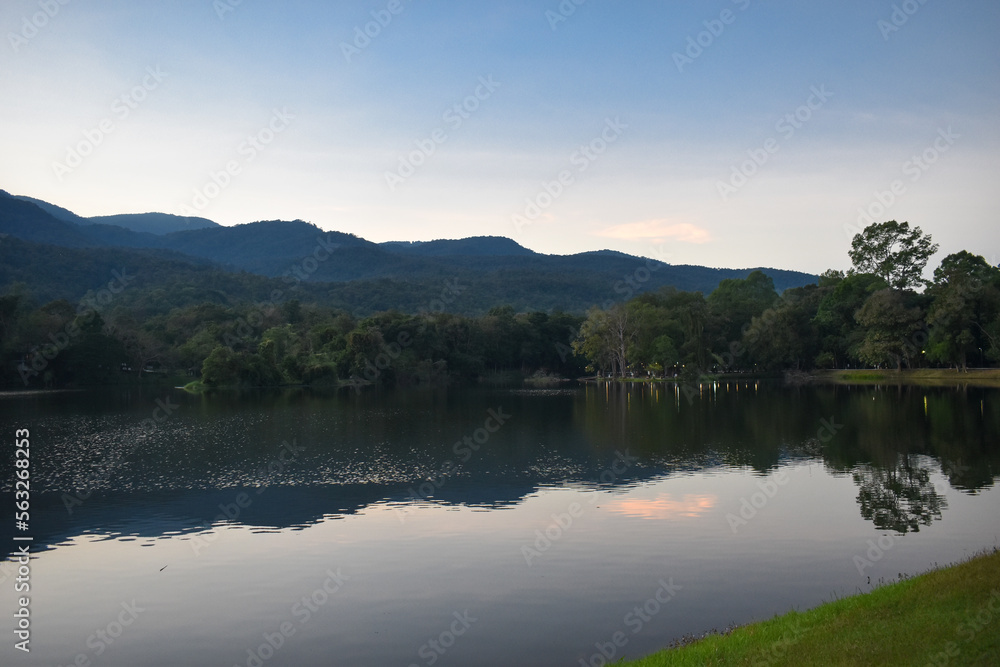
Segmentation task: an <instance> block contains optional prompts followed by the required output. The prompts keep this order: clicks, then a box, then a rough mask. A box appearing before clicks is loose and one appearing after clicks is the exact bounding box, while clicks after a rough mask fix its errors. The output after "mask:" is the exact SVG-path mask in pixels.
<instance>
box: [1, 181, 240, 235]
mask: <svg viewBox="0 0 1000 667" xmlns="http://www.w3.org/2000/svg"><path fill="white" fill-rule="evenodd" d="M0 192H2V191H0ZM14 198H15V199H20V200H22V201H26V202H31V203H32V204H34V205H35V206H38V207H39V208H40V209H42V210H43V211H45V212H46V213H48V214H49V215H51V216H52V217H53V218H55V219H56V220H61V221H63V222H68V223H70V224H75V225H114V226H117V227H124V228H125V229H129V230H131V231H133V232H140V233H147V234H156V235H163V234H170V233H171V232H179V231H184V230H187V229H204V228H206V227H220V226H221V225H219V223H217V222H212V221H211V220H209V219H208V218H189V217H184V216H181V215H171V214H170V213H123V214H119V215H98V216H94V217H92V218H84V217H82V216H79V215H77V214H76V213H73V212H72V211H69V210H67V209H65V208H62V207H61V206H56V205H55V204H50V203H49V202H46V201H42V200H41V199H35V198H34V197H26V196H24V195H14Z"/></svg>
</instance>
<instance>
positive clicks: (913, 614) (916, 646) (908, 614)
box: [619, 549, 1000, 667]
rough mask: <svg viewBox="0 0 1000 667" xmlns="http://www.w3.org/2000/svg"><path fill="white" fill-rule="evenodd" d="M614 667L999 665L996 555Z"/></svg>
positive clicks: (999, 563) (999, 556) (999, 565)
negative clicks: (699, 666)
mask: <svg viewBox="0 0 1000 667" xmlns="http://www.w3.org/2000/svg"><path fill="white" fill-rule="evenodd" d="M619 664H622V665H627V666H629V667H661V666H663V665H935V666H939V665H996V664H1000V551H998V550H996V549H994V550H993V551H992V552H991V553H988V554H985V555H981V556H977V557H975V558H973V559H972V560H969V561H966V562H964V563H961V564H958V565H953V566H951V567H947V568H943V569H940V570H934V571H932V572H929V573H927V574H924V575H921V576H918V577H914V578H912V579H907V580H905V581H902V582H899V583H895V584H889V585H886V586H883V587H880V588H877V589H875V590H874V591H872V592H871V593H866V594H864V595H856V596H852V597H849V598H844V599H842V600H836V601H834V602H829V603H827V604H824V605H822V606H820V607H816V608H815V609H812V610H809V611H806V612H802V613H799V612H791V613H789V614H785V615H783V616H778V617H775V618H773V619H771V620H769V621H763V622H761V623H754V624H752V625H747V626H743V627H741V628H737V629H735V630H733V631H732V632H730V633H728V634H726V635H715V636H710V637H707V638H705V639H702V640H700V641H697V642H695V643H692V644H689V645H687V646H683V647H681V648H676V649H671V650H667V651H663V652H661V653H657V654H654V655H652V656H649V657H647V658H645V659H642V660H638V661H635V662H628V663H619Z"/></svg>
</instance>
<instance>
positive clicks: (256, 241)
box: [0, 190, 817, 314]
mask: <svg viewBox="0 0 1000 667" xmlns="http://www.w3.org/2000/svg"><path fill="white" fill-rule="evenodd" d="M76 220H80V221H82V222H76ZM96 220H102V221H107V220H113V221H117V222H119V223H127V224H129V225H132V226H133V227H140V228H142V229H154V228H155V229H159V230H160V231H161V232H163V230H164V229H166V228H168V227H170V226H173V227H177V226H178V225H188V221H189V219H186V218H180V217H179V216H168V215H166V214H139V215H137V216H131V215H126V216H105V217H102V218H80V216H76V215H75V214H73V213H72V212H71V211H68V210H66V209H64V208H61V207H58V206H55V205H52V204H48V203H46V202H39V201H37V200H31V199H29V198H24V197H15V196H12V195H9V194H8V193H6V192H4V191H2V190H0V233H4V234H9V235H10V236H12V237H15V238H18V239H22V240H23V241H25V242H28V243H30V244H43V245H44V246H46V247H62V248H74V249H78V250H79V251H80V252H79V253H75V254H73V255H72V260H70V257H69V254H68V253H59V252H51V251H49V255H50V258H49V260H48V266H45V267H35V268H34V269H33V268H32V267H31V266H28V265H24V263H23V262H19V263H18V271H16V273H17V275H18V276H22V277H21V278H15V277H14V273H15V272H8V274H7V275H6V276H5V275H4V274H0V288H2V287H3V285H4V283H5V282H7V283H9V282H10V281H11V280H16V279H19V280H23V276H31V275H35V276H36V278H34V282H36V283H37V284H39V285H41V284H42V283H45V284H47V285H48V287H46V289H43V290H40V292H41V293H42V294H45V295H50V294H55V293H58V294H60V295H61V296H62V297H63V298H69V296H67V295H70V294H72V293H73V288H74V285H59V284H55V283H53V284H50V285H49V284H48V283H46V281H45V280H43V279H42V276H43V274H45V272H49V274H51V275H52V276H57V275H62V274H65V275H67V276H68V275H75V273H74V271H75V270H74V269H73V268H72V267H69V266H62V265H61V264H60V262H69V261H74V262H87V261H88V260H87V258H88V257H97V256H98V253H97V251H98V250H116V255H115V256H120V257H123V258H132V259H131V260H130V261H134V262H136V263H137V266H138V265H141V264H144V263H145V264H149V263H150V259H149V258H151V257H169V259H170V263H169V264H168V265H165V267H166V268H164V269H163V271H164V272H165V273H164V275H162V276H156V277H155V280H154V281H153V282H154V283H156V284H166V283H169V282H170V279H171V276H174V275H180V274H181V273H183V274H184V275H186V276H189V277H190V276H191V275H194V274H197V273H198V272H199V271H203V270H204V267H205V266H206V263H207V264H208V265H214V266H215V269H214V270H215V271H218V270H223V271H231V272H232V271H245V272H250V273H253V274H257V275H260V276H263V277H267V278H278V279H281V280H282V281H284V282H285V284H289V283H296V284H300V283H301V284H302V285H303V289H305V290H306V292H308V298H311V299H315V300H317V301H322V302H324V303H328V304H335V305H337V306H338V307H345V308H353V309H355V310H357V311H359V312H367V311H372V310H378V309H400V310H419V309H421V308H424V309H426V308H428V307H429V306H428V304H430V303H433V302H434V301H435V298H434V295H435V292H440V291H441V285H443V284H445V283H446V282H447V281H452V284H456V285H461V286H463V287H462V296H461V299H456V300H455V302H454V303H449V309H450V310H452V311H453V312H460V313H463V314H476V313H478V312H481V311H484V310H486V309H488V308H490V307H492V306H493V305H505V304H510V305H513V306H515V307H516V308H518V309H521V310H552V309H562V310H567V311H576V312H582V311H584V310H586V309H587V308H589V307H590V306H592V305H601V304H607V303H610V302H614V301H620V300H623V299H626V298H629V297H631V296H634V295H635V294H637V293H640V292H643V291H647V290H654V289H657V288H659V287H662V286H667V285H670V286H673V287H676V288H677V289H681V290H686V291H701V292H703V293H708V292H710V291H712V290H713V289H714V288H715V286H716V285H718V283H719V282H720V281H722V280H724V279H726V278H742V277H745V276H746V275H748V274H749V273H750V272H751V271H753V270H754V269H715V268H708V267H701V266H684V265H669V264H660V263H655V264H650V260H647V259H645V258H641V257H635V256H632V255H628V254H625V253H620V252H617V251H593V252H588V253H580V254H576V255H544V254H540V253H536V252H534V251H532V250H530V249H528V248H525V247H523V246H521V245H520V244H518V243H517V242H516V241H513V240H512V239H509V238H504V237H495V236H481V237H470V238H465V239H439V240H435V241H426V242H413V243H410V242H388V243H373V242H371V241H368V240H366V239H363V238H360V237H358V236H355V235H353V234H347V233H343V232H328V231H324V230H323V229H321V228H319V227H317V226H316V225H314V224H312V223H309V222H305V221H302V220H293V221H280V220H269V221H259V222H252V223H246V224H241V225H234V226H231V227H226V226H222V225H218V224H215V223H213V222H212V221H210V220H205V219H195V220H196V221H197V220H204V222H206V223H210V224H205V225H204V226H201V227H196V228H187V227H185V228H184V229H175V230H174V231H169V232H165V233H156V232H152V231H137V230H136V229H132V228H129V227H127V226H125V225H124V224H108V223H107V222H95V221H96ZM143 220H145V221H146V222H149V223H150V224H145V225H143V224H140V223H141V222H142V221H143ZM156 221H160V222H163V223H164V225H165V226H164V225H160V226H159V227H157V226H156V224H153V223H154V222H156ZM32 248H33V249H32V252H31V253H29V254H31V256H32V257H41V256H42V255H43V254H44V252H43V251H42V250H41V249H35V248H34V246H32ZM126 250H127V251H129V252H125V251H126ZM136 252H139V253H141V254H136ZM150 253H154V254H150ZM164 253H166V254H164ZM101 256H108V255H107V253H104V255H101ZM185 262H186V263H188V264H189V265H190V267H199V268H197V269H195V268H191V269H185V270H184V271H180V269H179V268H178V267H179V265H180V264H184V263H185ZM149 265H150V266H152V264H149ZM644 267H653V270H649V268H644ZM762 270H763V271H764V272H765V273H767V274H768V275H770V276H771V278H772V279H773V280H774V283H775V287H776V288H777V289H778V290H779V291H782V290H785V289H788V288H790V287H798V286H801V285H805V284H808V283H814V282H816V280H817V276H813V275H810V274H806V273H801V272H797V271H785V270H781V269H770V268H765V269H762ZM33 271H34V273H32V272H33ZM46 277H47V276H46ZM78 287H79V288H81V289H82V290H83V291H85V290H86V285H85V284H83V285H79V286H78ZM303 296H307V295H306V294H303Z"/></svg>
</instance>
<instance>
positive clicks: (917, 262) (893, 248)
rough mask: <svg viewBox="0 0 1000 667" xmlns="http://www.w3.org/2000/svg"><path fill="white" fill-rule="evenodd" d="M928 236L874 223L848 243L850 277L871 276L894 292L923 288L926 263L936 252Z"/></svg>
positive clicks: (904, 226)
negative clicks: (881, 280)
mask: <svg viewBox="0 0 1000 667" xmlns="http://www.w3.org/2000/svg"><path fill="white" fill-rule="evenodd" d="M937 250H938V246H937V244H936V243H932V242H931V236H930V234H924V233H923V231H921V229H920V227H913V228H912V229H911V228H910V223H908V222H896V221H895V220H889V221H888V222H877V223H874V224H871V225H868V226H867V227H865V228H864V230H863V231H862V232H860V233H859V234H856V235H855V236H854V240H852V241H851V250H850V251H849V253H848V254H849V255H850V256H851V261H852V262H854V268H853V269H852V270H851V272H852V273H871V274H874V275H876V276H879V277H880V278H882V279H883V280H884V281H885V282H886V284H887V285H889V287H891V288H892V289H895V290H906V289H912V288H914V287H918V286H921V285H924V284H926V281H925V280H924V279H923V277H922V275H923V271H924V267H925V266H927V260H928V259H929V258H930V256H931V255H933V254H934V253H935V252H937Z"/></svg>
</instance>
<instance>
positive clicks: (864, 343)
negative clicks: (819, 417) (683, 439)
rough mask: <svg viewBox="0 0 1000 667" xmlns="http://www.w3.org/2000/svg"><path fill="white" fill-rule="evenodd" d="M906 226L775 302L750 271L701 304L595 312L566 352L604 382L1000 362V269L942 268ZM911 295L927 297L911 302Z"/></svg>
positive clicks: (662, 296)
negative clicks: (846, 266) (930, 268)
mask: <svg viewBox="0 0 1000 667" xmlns="http://www.w3.org/2000/svg"><path fill="white" fill-rule="evenodd" d="M937 249H938V246H937V245H936V244H934V243H933V242H932V239H931V237H930V235H927V234H924V233H923V232H922V231H921V230H920V228H919V227H913V228H911V227H910V225H909V223H906V222H902V223H900V222H896V221H888V222H884V223H875V224H872V225H869V226H868V227H867V228H865V229H864V230H863V231H862V232H861V233H859V234H857V235H855V237H854V239H853V241H852V244H851V250H850V252H849V255H850V257H851V260H852V263H853V267H852V268H851V269H850V270H849V271H847V272H846V273H844V272H841V271H834V270H830V271H827V272H825V273H823V274H822V276H821V277H820V279H819V281H818V283H817V284H814V285H806V286H804V287H797V288H792V289H788V290H785V291H784V292H783V293H782V294H780V295H779V294H778V293H777V292H776V291H775V289H774V284H773V282H772V281H771V279H770V278H769V277H768V276H767V275H765V274H764V273H762V272H760V271H755V272H754V273H752V274H750V275H749V276H748V277H747V278H746V279H731V280H724V281H722V283H721V284H720V285H719V287H718V288H717V289H715V290H714V291H713V292H712V293H710V294H709V295H708V297H703V296H702V295H701V294H700V293H697V292H695V293H691V292H680V291H677V290H674V289H669V288H667V289H661V290H659V291H658V292H654V293H646V294H642V295H639V296H637V297H635V298H633V299H631V300H629V301H627V302H625V303H620V304H615V305H614V306H612V307H611V308H607V309H599V308H593V309H591V310H590V311H589V312H588V314H587V319H586V320H585V321H584V323H583V326H582V327H581V332H580V336H579V337H578V339H577V340H576V341H575V343H574V349H575V350H576V351H577V352H578V353H580V354H582V355H584V356H585V357H586V359H587V360H588V362H589V364H590V368H591V369H592V370H594V371H595V372H598V373H601V374H606V375H609V376H617V377H622V376H626V375H637V374H639V375H657V376H660V375H662V376H668V377H671V376H680V375H692V374H693V375H703V374H707V373H719V372H778V371H785V370H790V369H797V370H803V371H807V370H814V369H824V368H856V367H881V368H894V369H897V370H899V369H902V368H904V367H906V368H915V367H927V366H950V367H954V368H958V369H961V370H962V371H965V370H967V369H968V367H969V365H970V364H975V365H979V366H985V365H986V364H987V363H988V362H989V363H993V362H996V361H998V360H1000V344H998V343H1000V269H998V268H997V267H994V266H991V265H990V264H989V263H988V262H987V261H986V260H985V259H984V258H982V257H980V256H977V255H974V254H972V253H970V252H967V251H961V252H957V253H953V254H951V255H948V256H947V257H945V258H944V259H943V260H942V262H941V264H940V266H938V268H937V269H936V270H935V271H934V278H933V280H932V281H925V280H924V279H923V277H922V276H923V271H924V269H925V267H926V265H927V261H928V259H929V258H930V256H931V255H933V254H934V253H935V252H936V251H937ZM918 288H926V289H923V291H920V292H918V291H917V289H918Z"/></svg>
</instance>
